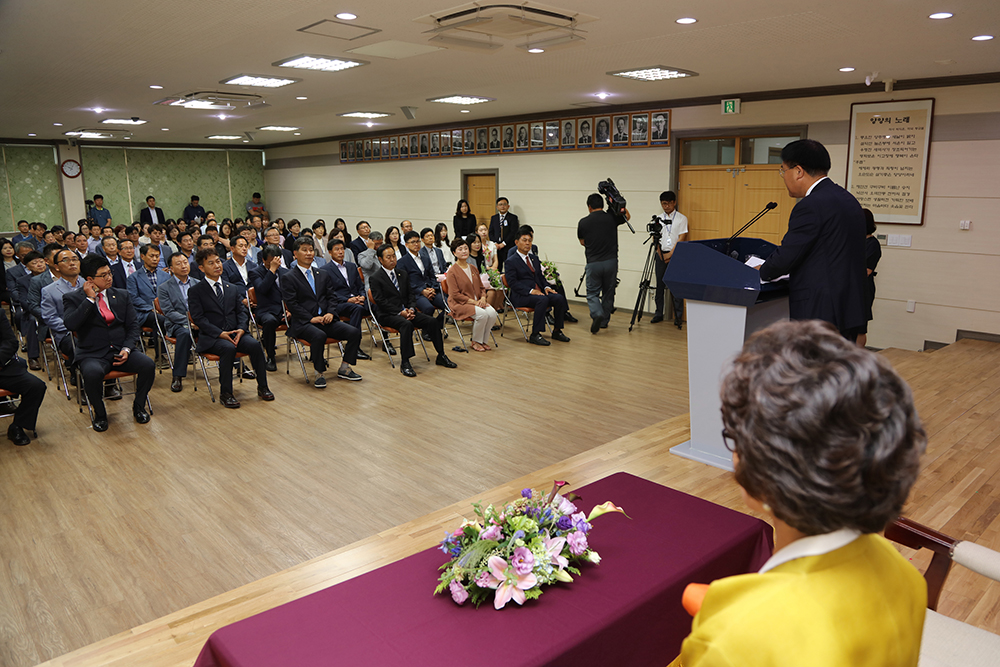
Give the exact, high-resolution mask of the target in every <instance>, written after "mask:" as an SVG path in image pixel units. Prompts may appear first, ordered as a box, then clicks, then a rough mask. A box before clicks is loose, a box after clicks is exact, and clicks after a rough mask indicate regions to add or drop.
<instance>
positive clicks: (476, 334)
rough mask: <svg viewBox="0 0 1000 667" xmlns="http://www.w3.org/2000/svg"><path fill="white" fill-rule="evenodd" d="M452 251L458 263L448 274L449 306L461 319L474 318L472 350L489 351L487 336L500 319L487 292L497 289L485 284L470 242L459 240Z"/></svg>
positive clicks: (457, 317)
mask: <svg viewBox="0 0 1000 667" xmlns="http://www.w3.org/2000/svg"><path fill="white" fill-rule="evenodd" d="M451 252H452V254H453V255H454V256H455V263H454V264H452V265H451V268H449V269H448V273H447V276H448V278H447V284H448V307H449V308H451V312H452V314H453V315H454V316H455V318H456V319H458V320H464V319H466V318H468V317H471V318H472V349H473V350H475V351H476V352H486V351H488V350H489V349H490V346H489V344H488V343H487V341H486V339H487V337H488V336H489V335H490V330H491V329H492V328H493V325H494V324H496V322H497V311H496V309H495V308H493V306H491V305H489V303H488V299H487V295H488V294H489V293H490V292H494V291H495V290H493V289H492V288H490V289H488V290H487V289H486V288H484V287H483V281H482V279H481V278H480V277H479V271H477V270H476V267H475V266H473V265H472V264H471V263H470V262H469V242H468V241H466V240H465V239H463V238H461V237H459V238H457V239H455V240H454V241H452V243H451Z"/></svg>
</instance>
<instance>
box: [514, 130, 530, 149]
mask: <svg viewBox="0 0 1000 667" xmlns="http://www.w3.org/2000/svg"><path fill="white" fill-rule="evenodd" d="M528 146H529V144H528V124H527V123H521V124H520V125H518V126H517V141H516V142H515V147H516V150H517V151H518V152H520V151H526V150H528Z"/></svg>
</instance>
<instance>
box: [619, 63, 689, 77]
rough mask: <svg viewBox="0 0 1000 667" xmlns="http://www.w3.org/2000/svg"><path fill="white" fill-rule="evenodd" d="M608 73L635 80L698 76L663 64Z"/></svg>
mask: <svg viewBox="0 0 1000 667" xmlns="http://www.w3.org/2000/svg"><path fill="white" fill-rule="evenodd" d="M608 74H610V75H611V76H620V77H622V78H623V79H633V80H635V81H665V80H667V79H683V78H686V77H689V76H698V73H697V72H692V71H690V70H684V69H677V68H676V67H664V66H663V65H656V66H653V67H640V68H638V69H627V70H621V71H618V72H608Z"/></svg>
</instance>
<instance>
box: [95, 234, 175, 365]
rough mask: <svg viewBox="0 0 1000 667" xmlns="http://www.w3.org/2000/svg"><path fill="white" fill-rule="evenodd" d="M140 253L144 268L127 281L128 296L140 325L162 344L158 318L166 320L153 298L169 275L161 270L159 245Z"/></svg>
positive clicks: (164, 362) (151, 246)
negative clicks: (154, 305) (154, 308)
mask: <svg viewBox="0 0 1000 667" xmlns="http://www.w3.org/2000/svg"><path fill="white" fill-rule="evenodd" d="M139 255H140V256H141V258H142V268H141V269H139V270H138V271H136V272H135V273H133V274H132V275H131V276H129V277H128V280H126V281H125V282H126V284H127V285H128V296H129V300H130V301H131V302H132V307H133V308H135V313H136V317H137V318H138V319H139V327H140V328H142V327H147V328H149V329H151V330H152V332H153V334H152V337H153V343H154V345H160V344H161V343H160V340H159V335H158V331H159V329H157V320H159V324H160V326H161V327H162V326H163V324H164V320H163V317H162V316H159V315H157V313H156V311H154V310H153V299H155V298H156V290H157V288H159V285H160V282H162V281H164V280H167V279H168V278H169V275H168V274H167V273H165V272H164V271H161V270H160V266H162V262H161V261H160V248H159V246H156V245H152V244H149V245H144V246H142V248H140V249H139ZM88 257H89V255H88ZM112 275H113V274H112ZM161 352H162V350H161ZM160 363H161V368H162V367H163V365H165V364H166V363H167V358H166V357H165V356H164V357H162V358H161V359H160Z"/></svg>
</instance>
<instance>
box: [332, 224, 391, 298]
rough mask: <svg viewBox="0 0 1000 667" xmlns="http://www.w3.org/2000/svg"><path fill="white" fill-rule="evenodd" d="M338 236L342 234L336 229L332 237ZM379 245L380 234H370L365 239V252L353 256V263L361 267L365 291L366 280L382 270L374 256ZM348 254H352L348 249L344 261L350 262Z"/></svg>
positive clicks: (366, 287)
mask: <svg viewBox="0 0 1000 667" xmlns="http://www.w3.org/2000/svg"><path fill="white" fill-rule="evenodd" d="M338 234H343V232H341V231H340V230H339V229H338V230H336V231H334V233H333V237H334V238H339V237H338ZM380 245H382V232H371V233H370V234H369V235H368V238H367V239H365V248H366V250H365V251H364V252H363V253H361V254H360V255H355V261H354V263H355V264H357V265H358V266H360V267H361V273H363V274H364V276H365V289H366V290H367V289H368V280H369V278H371V276H372V273H374V272H375V271H381V270H382V265H381V264H379V261H378V255H376V254H375V251H376V250H378V248H379V246H380ZM349 252H352V251H351V249H350V248H347V249H346V250H345V251H344V259H345V260H346V261H348V262H350V261H351V258H350V256H349V255H348V254H347V253H349Z"/></svg>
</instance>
